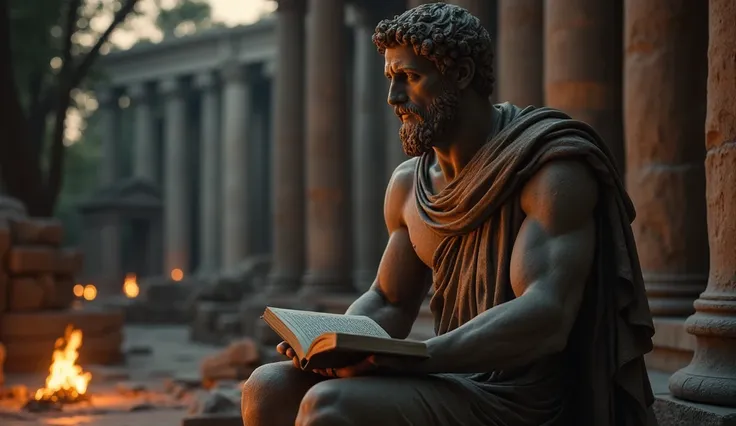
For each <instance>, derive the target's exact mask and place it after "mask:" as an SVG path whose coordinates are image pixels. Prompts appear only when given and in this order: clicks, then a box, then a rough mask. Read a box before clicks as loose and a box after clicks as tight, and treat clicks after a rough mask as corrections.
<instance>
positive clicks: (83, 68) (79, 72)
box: [71, 0, 138, 87]
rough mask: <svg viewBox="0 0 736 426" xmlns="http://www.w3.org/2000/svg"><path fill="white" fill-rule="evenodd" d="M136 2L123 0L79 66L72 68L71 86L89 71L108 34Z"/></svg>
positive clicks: (121, 21) (123, 19)
mask: <svg viewBox="0 0 736 426" xmlns="http://www.w3.org/2000/svg"><path fill="white" fill-rule="evenodd" d="M136 3H138V0H128V1H127V2H125V4H124V5H123V7H121V8H120V10H118V11H117V13H116V14H115V17H114V18H113V20H112V23H111V24H110V26H109V27H107V29H106V30H105V32H103V33H102V35H101V36H100V38H99V39H97V43H95V45H94V46H93V47H92V49H90V51H89V52H87V54H86V55H85V56H84V58H83V59H82V61H81V62H80V64H79V66H78V67H77V68H76V69H75V70H74V73H73V74H72V78H71V87H77V86H79V84H80V83H81V82H82V80H83V79H84V77H85V76H86V75H87V73H88V72H89V70H90V68H92V65H93V64H94V62H95V60H96V59H97V57H98V56H99V55H100V49H102V46H103V45H104V44H105V43H107V41H108V39H109V38H110V35H111V34H112V33H113V31H115V28H117V27H118V25H120V24H121V23H123V21H125V18H127V17H128V15H129V14H130V12H132V11H133V8H134V7H135V5H136Z"/></svg>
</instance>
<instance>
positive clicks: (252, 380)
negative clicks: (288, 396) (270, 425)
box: [241, 363, 293, 417]
mask: <svg viewBox="0 0 736 426" xmlns="http://www.w3.org/2000/svg"><path fill="white" fill-rule="evenodd" d="M287 368H293V367H287ZM285 373H286V372H285V371H284V366H282V365H281V364H280V363H273V364H264V365H262V366H260V367H258V368H256V369H255V370H254V371H253V373H251V375H250V377H249V378H248V380H246V381H245V383H243V395H242V402H241V408H242V414H243V417H259V413H262V412H265V411H269V410H271V409H273V407H275V406H276V405H277V404H278V397H279V395H280V394H282V391H284V390H285V389H286V388H287V387H288V383H285V377H286V374H285Z"/></svg>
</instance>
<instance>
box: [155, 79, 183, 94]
mask: <svg viewBox="0 0 736 426" xmlns="http://www.w3.org/2000/svg"><path fill="white" fill-rule="evenodd" d="M158 92H159V93H160V94H162V95H164V96H181V95H183V94H184V84H182V82H181V80H179V78H177V77H170V78H166V79H163V80H161V81H160V82H159V83H158Z"/></svg>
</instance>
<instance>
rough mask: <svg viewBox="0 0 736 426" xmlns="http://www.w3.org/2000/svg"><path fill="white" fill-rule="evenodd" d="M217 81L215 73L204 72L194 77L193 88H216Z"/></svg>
mask: <svg viewBox="0 0 736 426" xmlns="http://www.w3.org/2000/svg"><path fill="white" fill-rule="evenodd" d="M217 84H218V79H217V75H216V73H215V71H204V72H201V73H199V74H197V75H195V76H194V87H196V88H197V89H200V90H208V89H212V88H214V87H216V86H217Z"/></svg>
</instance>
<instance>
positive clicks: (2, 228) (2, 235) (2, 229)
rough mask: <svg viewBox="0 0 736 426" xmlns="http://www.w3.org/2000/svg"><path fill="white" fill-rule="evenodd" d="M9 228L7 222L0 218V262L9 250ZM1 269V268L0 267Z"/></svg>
mask: <svg viewBox="0 0 736 426" xmlns="http://www.w3.org/2000/svg"><path fill="white" fill-rule="evenodd" d="M10 241H11V238H10V227H9V225H8V222H7V221H6V220H4V219H2V218H0V260H2V259H3V258H4V257H5V254H7V252H8V250H10ZM0 268H2V266H0Z"/></svg>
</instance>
